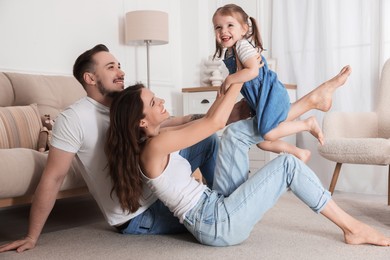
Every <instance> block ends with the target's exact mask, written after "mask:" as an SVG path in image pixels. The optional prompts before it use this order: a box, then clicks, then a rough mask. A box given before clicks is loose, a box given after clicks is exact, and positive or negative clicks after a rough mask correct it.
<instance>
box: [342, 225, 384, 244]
mask: <svg viewBox="0 0 390 260" xmlns="http://www.w3.org/2000/svg"><path fill="white" fill-rule="evenodd" d="M353 226H354V228H353V230H352V231H350V232H344V239H345V243H347V244H350V245H361V244H371V245H377V246H390V238H389V237H386V236H384V235H383V234H381V233H380V232H378V231H377V230H375V229H373V228H372V227H370V226H368V225H366V224H364V223H362V222H359V221H357V220H356V223H354V224H353Z"/></svg>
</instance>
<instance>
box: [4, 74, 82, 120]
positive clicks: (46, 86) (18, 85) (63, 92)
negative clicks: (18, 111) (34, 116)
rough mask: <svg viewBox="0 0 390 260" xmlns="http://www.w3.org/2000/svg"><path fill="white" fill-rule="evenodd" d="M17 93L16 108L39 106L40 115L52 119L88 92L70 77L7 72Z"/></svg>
mask: <svg viewBox="0 0 390 260" xmlns="http://www.w3.org/2000/svg"><path fill="white" fill-rule="evenodd" d="M5 74H6V76H7V77H8V78H9V80H10V82H11V84H12V86H13V90H14V92H15V100H14V104H12V105H14V106H26V105H29V104H32V103H37V104H38V110H39V113H40V115H41V116H42V115H45V114H50V115H51V116H52V118H53V119H54V118H56V117H57V115H58V114H59V113H60V112H61V111H62V110H63V109H64V108H66V107H67V106H69V105H71V104H73V103H74V102H75V101H76V100H78V99H80V98H81V97H84V96H85V95H86V92H85V90H84V88H83V87H82V86H81V84H80V83H79V82H78V81H77V80H76V79H75V78H74V77H69V76H55V75H33V74H22V73H13V72H6V73H5Z"/></svg>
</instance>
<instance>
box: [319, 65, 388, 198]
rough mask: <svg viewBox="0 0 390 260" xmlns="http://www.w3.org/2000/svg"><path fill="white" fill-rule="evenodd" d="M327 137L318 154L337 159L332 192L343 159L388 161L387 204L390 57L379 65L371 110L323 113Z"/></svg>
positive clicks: (373, 163) (379, 162)
mask: <svg viewBox="0 0 390 260" xmlns="http://www.w3.org/2000/svg"><path fill="white" fill-rule="evenodd" d="M322 128H323V132H324V135H325V138H326V141H325V144H324V145H323V146H318V151H319V153H320V155H321V156H323V157H325V158H326V159H328V160H331V161H334V162H336V167H335V170H334V173H333V177H332V181H331V183H330V187H329V191H330V192H331V193H332V194H333V191H334V189H335V187H336V182H337V179H338V177H339V173H340V170H341V165H342V164H343V163H352V164H372V165H388V167H389V172H388V173H389V176H388V205H390V59H389V60H387V61H386V63H385V65H384V66H383V69H382V74H381V79H380V85H379V97H378V102H377V104H376V109H375V111H372V112H353V113H348V112H331V113H328V114H326V115H325V117H324V120H323V124H322Z"/></svg>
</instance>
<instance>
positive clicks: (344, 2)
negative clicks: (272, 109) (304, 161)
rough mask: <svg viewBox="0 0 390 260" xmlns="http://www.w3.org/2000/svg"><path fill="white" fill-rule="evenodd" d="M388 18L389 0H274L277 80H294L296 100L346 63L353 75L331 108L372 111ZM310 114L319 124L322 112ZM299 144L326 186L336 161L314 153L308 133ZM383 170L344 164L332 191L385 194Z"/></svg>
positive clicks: (386, 47) (389, 49)
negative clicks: (309, 152) (307, 151)
mask: <svg viewBox="0 0 390 260" xmlns="http://www.w3.org/2000/svg"><path fill="white" fill-rule="evenodd" d="M389 17H390V0H315V1H314V0H306V1H304V0H273V1H272V41H271V50H272V53H271V56H272V57H273V58H276V59H277V71H278V75H279V77H280V79H281V81H282V82H288V83H295V84H297V85H298V89H297V95H298V98H300V97H302V96H303V95H305V94H306V93H308V92H309V91H310V90H312V89H313V88H314V87H316V86H318V85H319V84H320V83H322V82H324V81H325V80H327V79H330V78H331V77H333V76H334V75H336V74H337V73H338V72H339V71H340V69H341V68H342V67H343V66H344V65H346V64H349V65H351V67H352V74H351V76H350V78H349V79H348V81H347V83H346V84H345V85H344V86H343V87H341V88H339V89H338V90H337V91H336V93H335V95H334V100H333V108H332V110H335V111H336V110H337V111H370V110H372V109H374V107H375V100H376V98H377V96H376V94H377V86H378V81H379V75H380V70H381V68H382V65H383V64H384V62H385V61H386V59H388V58H390V18H389ZM389 102H390V101H389ZM309 115H315V116H316V117H317V119H318V121H319V122H320V123H321V122H322V119H323V115H324V114H323V113H322V112H318V111H312V112H309V113H307V114H306V115H304V116H302V118H306V117H308V116H309ZM297 145H298V146H299V147H304V148H307V149H310V150H311V151H312V153H313V157H312V159H311V161H310V162H309V166H310V167H311V168H312V169H314V170H315V172H316V173H317V175H318V176H319V177H320V179H321V180H322V181H323V183H324V184H325V186H327V185H328V184H329V182H330V179H331V175H332V173H333V169H334V165H335V163H333V162H330V161H327V160H326V159H324V158H322V157H321V156H320V155H319V154H318V152H317V140H316V139H315V138H313V137H312V136H311V135H310V134H307V133H303V134H299V135H298V136H297ZM386 172H387V170H386V167H381V166H376V167H370V166H362V165H360V166H353V165H343V168H342V170H341V174H340V178H339V181H338V183H337V186H336V190H337V189H338V190H344V191H352V192H362V193H372V194H387V185H386V183H387V176H386Z"/></svg>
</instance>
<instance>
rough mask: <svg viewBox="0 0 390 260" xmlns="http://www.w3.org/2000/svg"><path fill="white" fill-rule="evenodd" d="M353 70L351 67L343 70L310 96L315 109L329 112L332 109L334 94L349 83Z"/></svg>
mask: <svg viewBox="0 0 390 260" xmlns="http://www.w3.org/2000/svg"><path fill="white" fill-rule="evenodd" d="M351 72H352V69H351V67H350V66H349V65H347V66H345V67H344V68H342V69H341V71H340V73H339V74H337V75H336V76H335V77H334V78H332V79H330V80H328V81H326V82H324V83H322V84H321V85H320V86H319V87H317V88H316V89H314V90H313V91H312V92H310V93H309V94H308V97H309V99H310V102H311V103H312V104H313V108H315V109H318V110H320V111H324V112H327V111H328V110H329V109H330V108H331V107H332V96H333V92H334V91H335V90H336V89H337V88H338V87H340V86H342V85H344V83H345V82H346V81H347V79H348V77H349V75H350V74H351Z"/></svg>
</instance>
